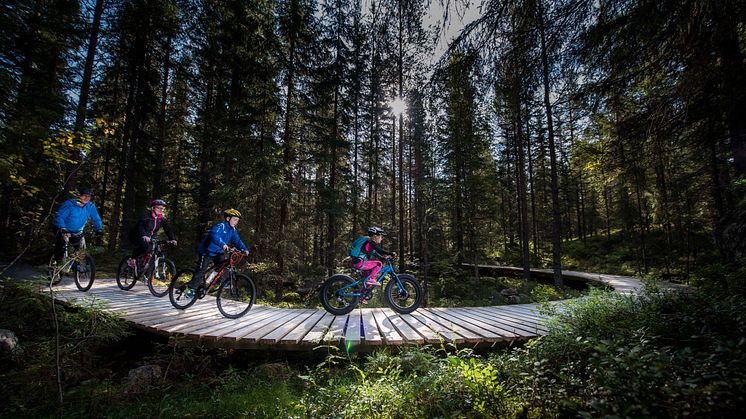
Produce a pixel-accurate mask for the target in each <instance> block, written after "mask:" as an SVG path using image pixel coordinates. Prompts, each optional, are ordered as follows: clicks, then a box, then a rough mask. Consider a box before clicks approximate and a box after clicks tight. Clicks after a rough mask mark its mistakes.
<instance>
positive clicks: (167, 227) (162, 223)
mask: <svg viewBox="0 0 746 419" xmlns="http://www.w3.org/2000/svg"><path fill="white" fill-rule="evenodd" d="M161 227H163V231H164V232H166V236H168V239H169V240H176V236H174V232H173V230H171V222H169V221H168V218H166V217H165V216H160V217H158V218H156V217H155V216H154V215H153V212H152V211H146V212H145V213H144V214H143V215H142V217H140V219H139V220H137V224H135V226H134V227H132V230H130V241H132V242H133V243H136V242H137V241H139V240H140V237H143V236H147V237H155V235H156V233H158V229H159V228H161Z"/></svg>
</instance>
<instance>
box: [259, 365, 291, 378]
mask: <svg viewBox="0 0 746 419" xmlns="http://www.w3.org/2000/svg"><path fill="white" fill-rule="evenodd" d="M256 371H257V373H259V374H261V375H264V376H266V377H267V378H277V379H281V380H286V379H288V378H290V376H291V375H292V371H290V367H288V366H287V365H286V364H283V363H281V362H273V363H270V364H262V365H260V366H258V367H257V368H256Z"/></svg>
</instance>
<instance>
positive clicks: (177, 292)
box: [168, 269, 198, 310]
mask: <svg viewBox="0 0 746 419" xmlns="http://www.w3.org/2000/svg"><path fill="white" fill-rule="evenodd" d="M192 278H194V270H192V269H184V270H183V271H181V272H179V273H177V274H176V276H174V279H173V281H171V285H170V286H169V287H168V299H169V300H171V305H172V306H174V307H176V308H178V309H179V310H184V309H187V308H189V307H191V306H192V304H194V303H195V302H196V301H197V299H198V298H197V293H196V292H194V291H193V290H192V293H191V295H189V293H188V292H186V291H187V289H188V288H187V286H186V285H187V284H188V283H189V281H191V280H192Z"/></svg>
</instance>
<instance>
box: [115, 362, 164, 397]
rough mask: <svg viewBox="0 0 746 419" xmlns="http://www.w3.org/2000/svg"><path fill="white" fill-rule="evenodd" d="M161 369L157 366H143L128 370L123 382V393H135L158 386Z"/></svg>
mask: <svg viewBox="0 0 746 419" xmlns="http://www.w3.org/2000/svg"><path fill="white" fill-rule="evenodd" d="M162 375H163V373H162V372H161V367H160V366H158V365H143V366H142V367H137V368H135V369H132V370H130V372H129V374H128V375H127V379H126V382H125V386H124V387H125V392H127V393H137V392H140V391H143V390H146V389H148V388H150V387H152V386H156V385H158V384H160V382H161V377H162Z"/></svg>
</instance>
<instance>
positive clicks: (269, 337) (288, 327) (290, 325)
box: [259, 309, 316, 344]
mask: <svg viewBox="0 0 746 419" xmlns="http://www.w3.org/2000/svg"><path fill="white" fill-rule="evenodd" d="M298 311H299V313H298V315H297V316H296V317H294V318H293V319H291V320H288V321H286V322H285V323H284V324H282V325H280V326H279V327H277V328H275V330H272V331H271V332H269V333H267V334H266V335H264V336H263V337H262V338H261V339H260V340H259V343H272V344H274V343H278V342H280V341H281V340H282V338H284V337H285V335H287V334H288V333H290V332H291V331H292V330H293V329H295V328H296V327H298V325H300V324H302V323H303V322H304V321H306V320H307V319H308V318H309V317H311V316H312V315H313V314H314V313H315V312H316V310H311V309H308V310H298Z"/></svg>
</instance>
